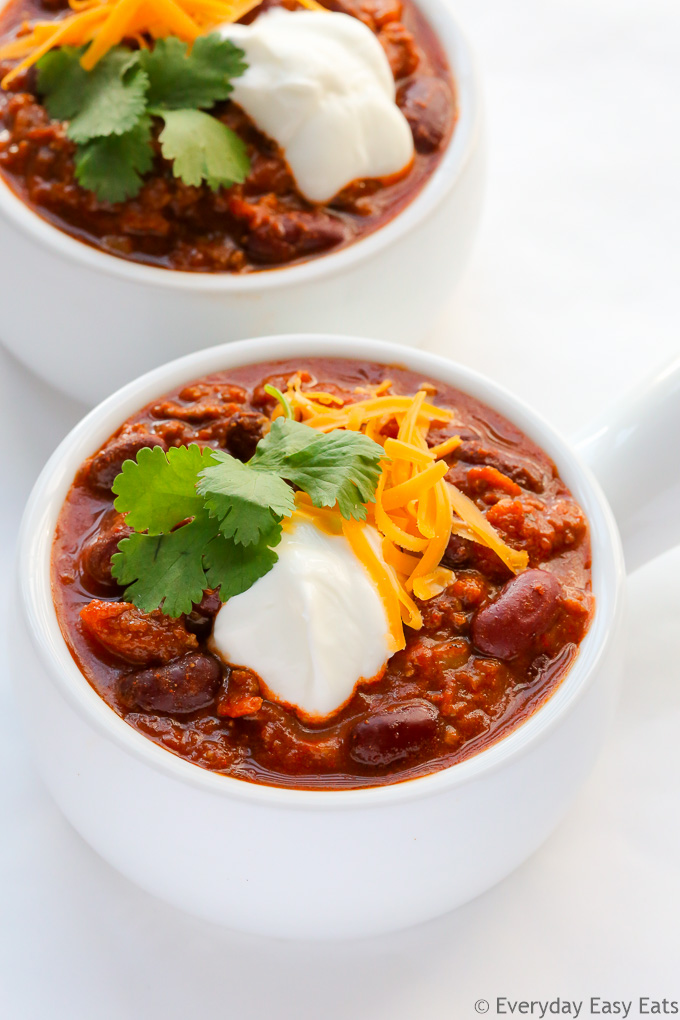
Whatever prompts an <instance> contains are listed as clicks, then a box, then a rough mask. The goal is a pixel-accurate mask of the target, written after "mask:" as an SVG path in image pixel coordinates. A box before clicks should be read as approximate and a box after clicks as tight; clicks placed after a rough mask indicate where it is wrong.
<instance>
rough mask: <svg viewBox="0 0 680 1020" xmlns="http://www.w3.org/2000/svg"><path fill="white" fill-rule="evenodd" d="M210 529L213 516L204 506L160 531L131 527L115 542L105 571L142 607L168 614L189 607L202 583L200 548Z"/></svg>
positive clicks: (212, 531) (211, 535)
mask: <svg viewBox="0 0 680 1020" xmlns="http://www.w3.org/2000/svg"><path fill="white" fill-rule="evenodd" d="M216 534H217V521H215V520H213V519H211V518H210V517H209V516H208V514H207V513H205V512H202V513H200V514H198V515H197V516H196V517H195V518H194V520H193V521H191V523H189V524H185V525H183V526H182V527H181V528H177V530H176V531H171V532H170V533H169V534H166V535H140V534H139V533H138V532H136V533H135V534H134V535H130V537H129V538H124V539H123V540H122V542H119V544H118V549H119V552H117V553H115V555H114V556H112V557H111V573H112V574H113V576H114V577H115V578H116V580H117V581H118V582H119V583H120V584H123V585H126V586H127V587H126V591H125V596H126V598H128V599H129V600H130V601H131V602H133V603H134V605H136V606H137V608H138V609H141V610H142V612H144V613H150V612H153V610H154V609H158V608H159V607H160V608H162V610H163V612H164V613H166V614H167V615H168V616H180V615H181V614H182V613H190V612H191V607H192V603H194V602H200V601H201V598H202V596H203V591H204V589H205V588H206V587H208V585H207V583H206V577H205V571H204V569H203V552H204V550H205V548H206V546H207V545H208V544H209V543H210V542H211V541H212V539H214V537H215V535H216Z"/></svg>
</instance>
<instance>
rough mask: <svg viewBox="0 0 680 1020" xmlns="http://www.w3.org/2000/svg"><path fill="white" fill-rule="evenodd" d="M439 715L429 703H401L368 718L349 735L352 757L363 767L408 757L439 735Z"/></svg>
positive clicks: (388, 763)
mask: <svg viewBox="0 0 680 1020" xmlns="http://www.w3.org/2000/svg"><path fill="white" fill-rule="evenodd" d="M438 719H439V713H438V711H437V709H436V708H435V707H434V705H431V704H430V703H429V702H428V701H422V700H414V701H408V702H402V703H401V704H400V705H396V706H394V707H393V708H387V709H385V710H384V711H381V712H375V713H373V714H371V715H368V716H367V717H366V718H365V719H362V720H361V722H358V723H357V724H356V726H355V727H354V729H353V730H352V733H351V735H350V755H351V756H352V758H354V760H355V761H358V762H359V763H360V764H362V765H372V766H381V765H390V764H391V763H392V762H395V761H400V760H401V759H402V758H408V757H409V756H410V755H412V754H414V753H415V752H416V751H419V750H420V749H421V748H422V747H423V745H424V744H427V743H429V742H430V741H431V740H433V739H434V737H435V735H436V733H437V724H438Z"/></svg>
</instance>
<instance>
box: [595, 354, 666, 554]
mask: <svg viewBox="0 0 680 1020" xmlns="http://www.w3.org/2000/svg"><path fill="white" fill-rule="evenodd" d="M576 446H577V448H578V450H579V452H580V454H581V456H582V457H583V458H584V460H585V461H586V463H588V464H589V465H590V467H591V468H592V470H593V472H594V473H595V475H596V477H597V478H598V480H599V482H600V485H601V486H602V488H603V489H604V492H605V495H606V496H607V499H608V500H609V502H610V504H611V506H612V509H613V511H614V515H615V517H616V520H617V522H618V525H619V529H620V531H621V539H622V541H623V550H624V554H625V557H626V567H627V569H628V572H629V573H630V572H631V571H633V570H637V568H638V567H641V566H642V565H643V563H647V562H648V560H651V559H653V558H654V557H655V556H658V555H659V553H662V552H665V551H666V550H667V549H670V548H671V547H672V546H674V545H676V544H677V543H678V542H680V358H678V360H677V361H674V362H672V363H671V364H670V365H669V366H668V367H666V368H665V369H663V370H662V371H661V372H658V373H657V374H656V375H654V376H652V377H651V378H649V379H647V380H646V382H644V383H641V384H640V385H639V386H638V387H636V388H635V389H633V390H632V391H631V392H630V393H628V394H626V396H625V397H623V398H622V399H621V400H619V401H617V402H616V403H615V404H614V406H613V407H610V408H609V409H608V410H607V411H605V413H604V414H602V415H600V416H599V417H598V418H597V419H596V420H595V421H594V422H593V423H592V424H591V425H590V426H589V427H588V428H587V429H586V430H584V432H582V433H581V434H579V435H577V437H576Z"/></svg>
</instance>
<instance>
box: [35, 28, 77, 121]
mask: <svg viewBox="0 0 680 1020" xmlns="http://www.w3.org/2000/svg"><path fill="white" fill-rule="evenodd" d="M84 52H85V47H84V46H79V47H77V48H76V47H74V46H59V47H58V48H57V49H54V50H50V51H49V52H48V53H46V54H45V55H44V57H41V58H40V60H39V61H38V63H37V65H36V67H37V71H38V92H39V93H40V95H41V96H42V97H43V98H44V100H45V106H46V107H47V112H48V113H49V115H50V117H54V118H55V120H70V119H71V117H75V115H76V114H77V113H78V111H79V110H80V108H81V105H82V99H83V93H84V92H85V89H86V88H87V77H88V72H87V71H84V70H83V69H82V67H81V66H80V58H81V56H82V55H83V53H84Z"/></svg>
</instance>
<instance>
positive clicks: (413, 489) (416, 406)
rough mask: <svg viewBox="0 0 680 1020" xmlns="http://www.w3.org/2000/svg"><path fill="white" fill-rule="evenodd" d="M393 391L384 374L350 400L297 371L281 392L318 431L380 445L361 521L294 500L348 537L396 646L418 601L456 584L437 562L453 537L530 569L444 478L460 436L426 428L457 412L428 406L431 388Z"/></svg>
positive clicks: (417, 621) (417, 619) (414, 623)
mask: <svg viewBox="0 0 680 1020" xmlns="http://www.w3.org/2000/svg"><path fill="white" fill-rule="evenodd" d="M308 385H314V383H313V382H312V383H311V384H309V383H308ZM391 388H392V384H391V383H390V381H389V380H384V382H383V383H381V384H380V385H379V386H372V387H361V388H357V389H356V390H355V395H356V396H357V397H361V398H365V399H357V400H356V401H354V402H353V403H352V402H349V403H348V402H347V401H346V400H343V399H341V398H339V397H335V396H334V395H333V394H330V393H326V392H324V391H315V390H314V389H311V388H310V389H303V380H302V378H301V376H300V375H299V374H298V375H295V376H292V377H291V378H290V379H289V380H288V387H287V390H286V393H285V397H286V400H287V402H288V404H289V405H290V407H291V409H292V411H293V413H294V415H295V417H296V419H297V420H298V421H302V422H304V423H305V424H306V425H309V426H311V427H312V428H318V429H319V430H320V431H323V432H330V431H332V430H333V429H350V430H352V431H357V432H363V433H364V435H366V436H368V437H369V438H370V439H372V440H373V441H374V442H376V443H378V444H379V445H381V446H382V447H383V449H384V451H385V457H384V459H383V460H382V461H381V462H380V464H381V472H380V477H379V479H378V484H377V486H376V491H375V502H374V503H368V504H367V505H366V521H356V520H351V521H346V520H343V519H342V518H341V516H340V512H339V510H338V509H337V507H334V508H322V509H320V508H318V507H314V506H313V505H312V503H311V500H310V499H309V496H307V495H305V494H304V493H297V494H296V504H297V513H298V514H300V515H302V516H303V517H304V518H305V519H307V520H312V521H314V522H315V523H316V524H317V525H318V526H319V527H320V528H322V529H323V530H324V531H326V532H327V533H329V534H336V535H337V534H343V535H344V536H345V538H346V539H347V541H348V542H349V543H350V545H351V547H352V549H353V550H354V552H355V554H356V556H357V557H358V558H359V559H360V560H361V562H362V563H363V564H364V566H365V568H366V570H367V572H368V574H369V575H370V577H371V578H372V579H373V582H374V584H375V586H376V588H377V589H378V591H379V593H380V596H381V598H382V600H383V603H384V605H385V611H386V615H387V618H388V620H389V627H390V634H391V640H392V643H393V645H394V648H395V650H396V649H397V648H403V647H404V642H405V638H404V631H403V628H404V626H407V627H410V628H412V629H414V630H418V629H420V628H421V627H422V625H423V618H422V613H421V611H420V609H419V607H418V603H417V602H416V601H415V600H419V601H421V602H425V601H427V600H428V599H431V598H434V597H436V596H437V595H439V594H441V592H443V591H444V590H445V589H446V588H447V587H448V586H449V585H450V584H452V583H453V581H454V580H455V574H454V572H453V571H452V570H450V569H449V568H448V567H445V566H443V565H442V560H443V558H444V556H445V554H446V549H447V546H448V544H449V541H450V538H451V535H452V534H454V535H459V536H461V537H462V538H465V539H467V540H468V541H471V542H477V543H479V544H481V545H485V546H487V547H488V548H490V549H493V550H494V551H495V552H497V553H498V555H499V556H500V557H501V559H502V560H503V562H504V563H506V564H507V565H508V566H509V567H510V569H511V570H513V571H514V572H518V571H520V570H523V569H524V568H525V567H526V565H527V555H526V553H524V552H520V551H519V550H517V549H512V548H511V547H510V546H508V545H507V543H505V542H504V541H503V539H502V538H501V536H500V535H499V534H498V532H497V531H496V530H495V529H494V528H493V527H492V526H491V525H490V524H489V522H488V521H487V519H486V517H485V515H484V513H483V512H482V511H481V510H480V509H479V508H478V507H477V505H476V504H475V503H474V502H473V501H472V500H471V499H469V498H468V497H467V496H466V495H465V494H464V493H463V492H461V491H460V489H457V488H456V487H455V486H453V485H451V483H450V482H447V481H446V474H447V472H448V470H449V465H448V463H447V461H446V460H445V459H444V458H445V457H446V456H447V455H448V454H450V453H452V452H453V451H454V450H455V449H456V448H457V447H458V446H459V445H460V442H461V440H460V437H459V436H458V435H452V436H450V437H449V438H448V439H445V440H443V441H442V442H439V443H436V444H433V445H428V435H429V431H430V428H431V426H432V424H433V423H435V422H436V423H438V424H444V423H450V422H452V420H453V417H454V416H453V412H452V411H451V410H449V409H447V408H441V407H436V406H435V405H434V404H433V403H431V400H430V397H431V395H432V393H433V392H435V393H436V390H434V387H431V386H430V387H425V386H422V387H421V389H420V390H419V391H418V393H417V394H416V395H415V396H412V397H409V396H401V395H398V394H394V393H392V392H390V391H391ZM395 432H396V438H395ZM373 529H375V530H373ZM376 532H377V535H376Z"/></svg>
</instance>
